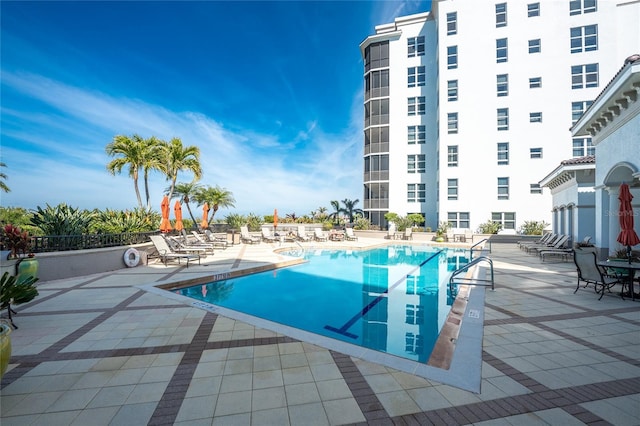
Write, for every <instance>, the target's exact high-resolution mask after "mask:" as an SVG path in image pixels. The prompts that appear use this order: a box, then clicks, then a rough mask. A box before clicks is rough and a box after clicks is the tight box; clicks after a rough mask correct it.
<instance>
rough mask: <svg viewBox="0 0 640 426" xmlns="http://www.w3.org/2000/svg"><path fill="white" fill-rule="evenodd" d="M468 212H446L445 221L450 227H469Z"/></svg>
mask: <svg viewBox="0 0 640 426" xmlns="http://www.w3.org/2000/svg"><path fill="white" fill-rule="evenodd" d="M470 217H471V216H470V214H469V212H447V222H449V223H450V224H451V227H452V228H462V229H469V221H470Z"/></svg>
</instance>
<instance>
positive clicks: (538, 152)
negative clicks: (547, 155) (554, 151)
mask: <svg viewBox="0 0 640 426" xmlns="http://www.w3.org/2000/svg"><path fill="white" fill-rule="evenodd" d="M529 155H530V156H531V158H542V148H531V149H529Z"/></svg>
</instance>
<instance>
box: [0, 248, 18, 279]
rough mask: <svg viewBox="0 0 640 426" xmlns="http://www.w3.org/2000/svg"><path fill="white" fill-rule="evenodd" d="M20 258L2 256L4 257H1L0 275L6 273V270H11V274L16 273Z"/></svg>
mask: <svg viewBox="0 0 640 426" xmlns="http://www.w3.org/2000/svg"><path fill="white" fill-rule="evenodd" d="M3 253H4V252H3ZM19 260H20V259H7V258H6V257H5V256H2V259H0V277H1V276H2V275H4V273H5V272H9V275H15V274H16V265H17V264H18V261H19Z"/></svg>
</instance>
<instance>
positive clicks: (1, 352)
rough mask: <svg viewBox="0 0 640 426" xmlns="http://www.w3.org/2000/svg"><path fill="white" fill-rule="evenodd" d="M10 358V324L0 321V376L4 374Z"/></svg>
mask: <svg viewBox="0 0 640 426" xmlns="http://www.w3.org/2000/svg"><path fill="white" fill-rule="evenodd" d="M9 358H11V326H10V325H9V323H8V322H6V321H4V320H3V321H1V322H0V377H2V376H4V372H5V371H7V366H8V365H9Z"/></svg>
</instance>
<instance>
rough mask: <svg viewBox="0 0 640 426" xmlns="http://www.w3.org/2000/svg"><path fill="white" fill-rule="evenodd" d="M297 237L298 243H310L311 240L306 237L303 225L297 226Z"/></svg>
mask: <svg viewBox="0 0 640 426" xmlns="http://www.w3.org/2000/svg"><path fill="white" fill-rule="evenodd" d="M297 237H298V239H299V240H300V241H311V238H310V237H309V236H308V235H307V232H306V231H305V229H304V225H301V226H298V235H297Z"/></svg>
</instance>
